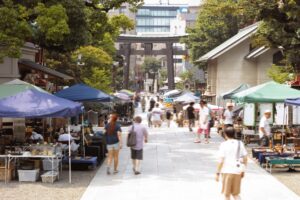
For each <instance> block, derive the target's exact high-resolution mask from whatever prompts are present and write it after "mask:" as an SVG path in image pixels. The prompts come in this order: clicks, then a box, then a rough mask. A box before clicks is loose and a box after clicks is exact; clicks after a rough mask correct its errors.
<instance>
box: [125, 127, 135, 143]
mask: <svg viewBox="0 0 300 200" xmlns="http://www.w3.org/2000/svg"><path fill="white" fill-rule="evenodd" d="M127 146H128V147H135V146H136V132H135V131H134V125H132V129H131V131H130V132H129V133H128V137H127Z"/></svg>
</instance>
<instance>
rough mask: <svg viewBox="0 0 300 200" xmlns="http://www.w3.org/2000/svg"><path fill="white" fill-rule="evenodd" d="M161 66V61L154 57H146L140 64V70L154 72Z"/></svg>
mask: <svg viewBox="0 0 300 200" xmlns="http://www.w3.org/2000/svg"><path fill="white" fill-rule="evenodd" d="M160 68H161V63H160V61H159V60H157V59H156V58H155V57H146V58H145V60H144V63H143V64H142V70H143V71H144V72H145V73H150V74H155V73H157V72H158V70H159V69H160Z"/></svg>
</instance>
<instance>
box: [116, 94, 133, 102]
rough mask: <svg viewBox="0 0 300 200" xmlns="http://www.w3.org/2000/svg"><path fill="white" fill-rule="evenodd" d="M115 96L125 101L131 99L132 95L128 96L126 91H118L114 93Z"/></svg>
mask: <svg viewBox="0 0 300 200" xmlns="http://www.w3.org/2000/svg"><path fill="white" fill-rule="evenodd" d="M114 96H115V97H117V98H119V99H121V100H123V101H130V96H128V95H127V94H125V93H119V92H117V93H115V94H114Z"/></svg>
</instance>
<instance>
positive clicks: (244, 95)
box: [232, 81, 300, 103]
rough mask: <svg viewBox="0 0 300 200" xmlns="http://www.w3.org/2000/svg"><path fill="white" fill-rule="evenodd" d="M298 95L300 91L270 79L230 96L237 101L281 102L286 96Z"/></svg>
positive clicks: (295, 96)
mask: <svg viewBox="0 0 300 200" xmlns="http://www.w3.org/2000/svg"><path fill="white" fill-rule="evenodd" d="M298 97H300V91H299V90H295V89H292V88H290V87H289V86H288V85H283V84H279V83H276V82H274V81H270V82H267V83H264V84H261V85H258V86H255V87H251V88H249V89H247V90H244V91H242V92H238V93H236V94H234V95H233V96H232V99H233V100H235V101H236V102H238V103H283V102H284V100H285V99H288V98H298Z"/></svg>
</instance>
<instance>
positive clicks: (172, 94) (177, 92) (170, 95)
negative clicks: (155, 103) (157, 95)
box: [164, 90, 182, 97]
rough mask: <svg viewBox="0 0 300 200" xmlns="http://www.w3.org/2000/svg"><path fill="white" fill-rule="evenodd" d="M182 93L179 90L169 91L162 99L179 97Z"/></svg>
mask: <svg viewBox="0 0 300 200" xmlns="http://www.w3.org/2000/svg"><path fill="white" fill-rule="evenodd" d="M181 93H182V91H181V90H171V91H168V92H166V93H165V94H164V97H173V96H179V95H180V94H181Z"/></svg>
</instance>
